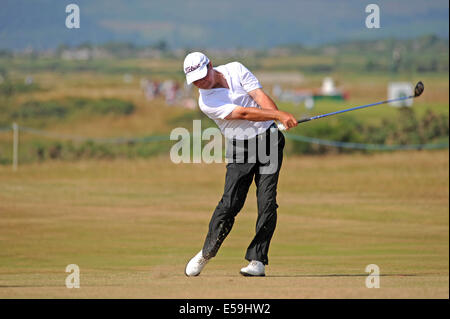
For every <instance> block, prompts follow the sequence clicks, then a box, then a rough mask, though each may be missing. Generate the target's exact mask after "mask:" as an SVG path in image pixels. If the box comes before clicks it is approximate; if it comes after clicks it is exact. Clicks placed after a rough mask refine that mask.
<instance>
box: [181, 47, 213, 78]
mask: <svg viewBox="0 0 450 319" xmlns="http://www.w3.org/2000/svg"><path fill="white" fill-rule="evenodd" d="M208 63H209V59H208V57H207V56H206V55H204V54H203V53H201V52H192V53H189V54H188V55H187V56H186V58H185V59H184V66H183V70H184V74H186V82H187V84H191V83H192V82H194V81H197V80H200V79H202V78H204V77H205V76H206V74H207V73H208V68H207V66H208Z"/></svg>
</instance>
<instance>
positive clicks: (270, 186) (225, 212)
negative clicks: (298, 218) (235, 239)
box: [203, 128, 285, 265]
mask: <svg viewBox="0 0 450 319" xmlns="http://www.w3.org/2000/svg"><path fill="white" fill-rule="evenodd" d="M271 134H274V135H272V138H269V135H271ZM261 135H263V136H261ZM261 135H259V136H257V137H255V139H260V141H259V142H261V140H262V139H265V143H266V155H269V156H270V151H272V152H276V159H275V160H276V163H271V164H272V165H273V164H276V168H275V169H271V170H269V171H270V172H269V173H267V171H264V170H263V168H264V167H265V168H267V167H268V165H269V162H268V161H267V159H266V160H265V161H264V162H262V161H261V157H260V156H256V157H257V158H256V160H255V159H253V160H249V157H251V154H250V152H249V149H248V145H249V141H246V143H245V146H244V153H245V160H244V162H243V163H238V162H236V161H235V162H232V163H228V164H227V166H226V167H227V172H226V176H225V187H224V193H223V196H222V199H221V200H220V202H219V204H218V205H217V207H216V209H215V211H214V213H213V215H212V217H211V221H210V223H209V231H208V234H207V236H206V239H205V243H204V245H203V256H204V257H205V258H212V257H214V256H215V255H216V254H217V252H218V250H219V248H220V246H221V244H222V242H223V241H224V239H225V238H226V237H227V235H228V234H229V232H230V231H231V228H232V227H233V224H234V220H235V217H236V215H237V214H238V213H239V211H240V210H241V209H242V207H243V206H244V203H245V200H246V198H247V193H248V190H249V187H250V185H251V183H252V181H253V179H254V180H255V184H256V187H257V191H256V196H257V204H258V218H257V222H256V233H255V236H254V238H253V240H252V242H251V243H250V245H249V246H248V249H247V253H246V255H245V259H247V260H248V261H251V260H258V261H261V262H262V263H264V264H265V265H267V264H268V263H269V259H268V252H269V245H270V240H271V239H272V235H273V233H274V231H275V226H276V223H277V208H278V204H277V201H276V197H277V185H278V176H279V173H280V169H281V164H282V161H283V149H284V144H285V139H284V135H283V133H281V132H280V131H279V130H278V129H276V128H270V129H268V130H267V131H266V132H265V133H262V134H261ZM259 142H257V143H256V151H257V153H258V152H259V151H260V148H261V145H262V143H259ZM270 143H272V145H271V146H272V147H271V148H270V145H269V144H270ZM232 144H233V146H235V145H236V141H235V140H233V141H232ZM274 144H275V145H274ZM250 145H251V144H250ZM252 154H253V151H252ZM272 154H273V153H272ZM233 158H234V160H236V156H235V155H234V157H233Z"/></svg>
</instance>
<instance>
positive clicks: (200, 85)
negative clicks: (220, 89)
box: [194, 82, 214, 90]
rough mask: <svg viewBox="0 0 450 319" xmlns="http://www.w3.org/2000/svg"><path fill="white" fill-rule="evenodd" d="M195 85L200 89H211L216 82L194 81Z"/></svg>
mask: <svg viewBox="0 0 450 319" xmlns="http://www.w3.org/2000/svg"><path fill="white" fill-rule="evenodd" d="M194 85H195V86H196V87H197V88H199V89H202V90H209V89H212V87H213V85H214V83H212V82H203V83H195V82H194Z"/></svg>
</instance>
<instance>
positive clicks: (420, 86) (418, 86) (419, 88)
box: [278, 81, 424, 131]
mask: <svg viewBox="0 0 450 319" xmlns="http://www.w3.org/2000/svg"><path fill="white" fill-rule="evenodd" d="M423 90H424V85H423V83H422V81H419V82H417V84H416V87H415V88H414V95H410V96H403V97H399V98H396V99H391V100H386V101H381V102H376V103H372V104H367V105H361V106H355V107H352V108H349V109H345V110H341V111H336V112H331V113H326V114H322V115H316V116H313V117H309V118H304V119H301V120H298V121H297V123H303V122H308V121H312V120H317V119H320V118H323V117H327V116H331V115H336V114H340V113H345V112H350V111H354V110H358V109H363V108H366V107H370V106H375V105H380V104H385V103H391V102H396V101H402V100H408V99H413V98H415V97H418V96H420V95H421V94H422V93H423ZM278 129H279V130H280V131H284V130H285V129H286V128H285V127H284V125H283V124H282V123H278Z"/></svg>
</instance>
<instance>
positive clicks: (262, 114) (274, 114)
mask: <svg viewBox="0 0 450 319" xmlns="http://www.w3.org/2000/svg"><path fill="white" fill-rule="evenodd" d="M280 117H281V112H280V111H278V110H266V109H260V108H257V107H242V106H236V107H235V108H234V110H233V112H231V113H230V114H228V116H227V117H226V118H225V119H226V120H247V121H253V122H263V121H269V120H280Z"/></svg>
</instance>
